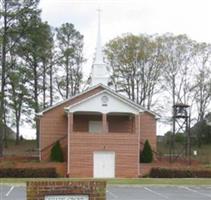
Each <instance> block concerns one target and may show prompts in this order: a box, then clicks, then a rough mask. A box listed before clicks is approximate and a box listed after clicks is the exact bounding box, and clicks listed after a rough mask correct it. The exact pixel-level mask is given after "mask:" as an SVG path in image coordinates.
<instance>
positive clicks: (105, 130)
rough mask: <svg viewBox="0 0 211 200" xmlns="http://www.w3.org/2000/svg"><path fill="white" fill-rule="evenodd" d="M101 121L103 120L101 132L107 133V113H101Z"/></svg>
mask: <svg viewBox="0 0 211 200" xmlns="http://www.w3.org/2000/svg"><path fill="white" fill-rule="evenodd" d="M102 122H103V133H108V122H107V114H106V113H103V114H102Z"/></svg>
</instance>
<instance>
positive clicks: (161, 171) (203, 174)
mask: <svg viewBox="0 0 211 200" xmlns="http://www.w3.org/2000/svg"><path fill="white" fill-rule="evenodd" d="M149 177H151V178H211V170H205V169H199V170H196V169H168V168H152V169H151V171H150V174H149Z"/></svg>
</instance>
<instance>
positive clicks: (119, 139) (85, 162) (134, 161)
mask: <svg viewBox="0 0 211 200" xmlns="http://www.w3.org/2000/svg"><path fill="white" fill-rule="evenodd" d="M95 151H113V152H115V158H116V163H115V175H116V177H125V178H127V177H128V178H130V177H138V163H139V160H138V154H139V151H138V134H121V133H105V134H92V133H85V132H84V133H77V132H74V133H72V134H70V152H69V153H70V162H69V167H70V168H69V170H70V174H69V176H70V177H93V153H94V152H95Z"/></svg>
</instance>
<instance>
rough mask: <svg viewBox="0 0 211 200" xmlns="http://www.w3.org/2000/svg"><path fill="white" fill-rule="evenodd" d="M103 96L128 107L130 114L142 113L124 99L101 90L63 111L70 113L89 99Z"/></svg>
mask: <svg viewBox="0 0 211 200" xmlns="http://www.w3.org/2000/svg"><path fill="white" fill-rule="evenodd" d="M103 94H107V95H108V96H110V97H113V98H114V99H116V100H118V101H120V102H122V103H123V104H124V105H126V106H129V107H130V108H131V109H129V110H130V112H131V113H135V114H137V113H139V112H144V110H142V109H140V108H139V107H137V106H135V105H133V104H131V103H129V102H128V101H125V100H124V99H122V98H121V97H119V96H118V95H116V94H113V93H112V92H110V91H108V90H103V91H101V92H98V93H97V94H95V95H92V96H90V97H88V98H86V99H83V100H81V101H79V102H77V103H75V104H73V105H70V106H68V107H66V108H65V111H66V112H71V111H73V110H74V108H75V107H76V106H80V105H82V104H83V103H85V102H87V101H89V100H91V99H94V98H96V97H98V96H102V95H103ZM117 110H118V109H117ZM90 111H91V110H90ZM113 111H114V112H115V109H114V110H113ZM99 112H104V111H103V110H99ZM119 112H120V111H119Z"/></svg>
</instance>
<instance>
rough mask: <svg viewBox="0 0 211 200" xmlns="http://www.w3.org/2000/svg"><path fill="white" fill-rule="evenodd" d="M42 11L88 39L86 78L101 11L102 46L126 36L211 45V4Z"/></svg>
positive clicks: (146, 0) (117, 1)
mask: <svg viewBox="0 0 211 200" xmlns="http://www.w3.org/2000/svg"><path fill="white" fill-rule="evenodd" d="M39 7H40V9H41V10H42V14H41V16H42V19H43V20H44V21H48V23H49V24H50V25H51V26H52V27H60V26H61V24H63V23H66V22H69V23H72V24H74V26H75V28H76V29H77V30H78V31H80V33H81V34H82V35H84V56H85V58H86V59H87V62H86V63H85V64H84V66H83V72H84V76H85V78H86V77H88V75H89V73H90V71H91V64H92V60H93V56H94V51H95V45H96V35H97V11H96V10H97V9H98V8H100V9H101V10H102V12H101V32H102V44H105V43H107V42H108V41H109V40H111V39H113V38H115V37H117V36H121V35H122V34H124V33H133V34H141V33H145V34H163V33H167V32H171V33H174V34H187V35H188V36H189V37H190V38H191V39H193V40H197V41H198V42H207V43H211V21H210V20H211V0H40V5H39ZM164 129H166V131H167V130H168V129H169V127H167V126H163V125H162V124H158V133H159V134H160V132H161V130H162V132H165V130H164ZM28 130H30V128H29V129H28Z"/></svg>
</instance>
